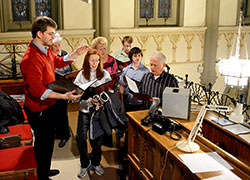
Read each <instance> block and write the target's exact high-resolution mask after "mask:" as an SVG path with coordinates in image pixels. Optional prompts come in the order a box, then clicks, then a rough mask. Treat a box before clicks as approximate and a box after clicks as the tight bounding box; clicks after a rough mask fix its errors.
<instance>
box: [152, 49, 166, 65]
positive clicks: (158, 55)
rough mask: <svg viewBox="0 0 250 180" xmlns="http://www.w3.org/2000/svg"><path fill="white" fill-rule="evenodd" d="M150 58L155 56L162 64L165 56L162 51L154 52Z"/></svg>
mask: <svg viewBox="0 0 250 180" xmlns="http://www.w3.org/2000/svg"><path fill="white" fill-rule="evenodd" d="M152 58H156V59H158V60H159V61H160V63H161V64H162V65H163V64H164V63H166V56H165V55H164V54H163V53H162V52H159V51H157V52H155V53H154V54H153V55H152Z"/></svg>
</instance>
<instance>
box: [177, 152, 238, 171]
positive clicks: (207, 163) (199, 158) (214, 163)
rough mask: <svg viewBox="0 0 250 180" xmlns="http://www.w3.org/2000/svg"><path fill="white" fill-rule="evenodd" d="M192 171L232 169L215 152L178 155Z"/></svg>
mask: <svg viewBox="0 0 250 180" xmlns="http://www.w3.org/2000/svg"><path fill="white" fill-rule="evenodd" d="M179 156H180V158H181V159H182V160H183V161H184V163H185V164H186V166H187V167H188V168H189V169H190V170H191V172H192V173H203V172H213V171H224V170H227V169H233V167H232V166H230V165H229V164H228V163H227V162H226V161H225V160H224V159H223V158H221V157H220V156H219V155H218V154H217V153H216V152H209V153H195V154H183V155H179Z"/></svg>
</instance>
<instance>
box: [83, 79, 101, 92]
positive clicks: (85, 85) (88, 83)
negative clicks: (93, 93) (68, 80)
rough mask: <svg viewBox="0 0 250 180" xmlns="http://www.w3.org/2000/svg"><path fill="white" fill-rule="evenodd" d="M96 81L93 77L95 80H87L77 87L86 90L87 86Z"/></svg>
mask: <svg viewBox="0 0 250 180" xmlns="http://www.w3.org/2000/svg"><path fill="white" fill-rule="evenodd" d="M96 81H97V79H95V80H93V81H89V82H87V83H85V84H82V85H80V86H79V87H80V88H81V89H83V90H86V89H87V88H88V87H89V86H91V85H92V84H93V83H94V82H96Z"/></svg>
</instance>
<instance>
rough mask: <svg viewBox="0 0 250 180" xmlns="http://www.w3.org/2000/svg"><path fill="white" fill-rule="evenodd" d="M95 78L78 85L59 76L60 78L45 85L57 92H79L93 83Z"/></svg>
mask: <svg viewBox="0 0 250 180" xmlns="http://www.w3.org/2000/svg"><path fill="white" fill-rule="evenodd" d="M96 81H97V79H95V80H93V81H90V82H88V83H85V84H83V85H81V86H78V85H76V84H74V83H73V82H72V81H70V80H69V79H66V78H65V77H64V76H60V78H59V79H58V80H56V81H53V82H52V83H50V84H48V85H47V88H49V89H51V90H53V91H55V92H59V93H66V92H69V91H73V90H76V93H77V94H81V93H83V92H85V91H86V89H88V88H89V87H90V86H91V85H92V84H93V83H95V82H96Z"/></svg>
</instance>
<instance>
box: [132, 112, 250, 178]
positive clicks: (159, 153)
mask: <svg viewBox="0 0 250 180" xmlns="http://www.w3.org/2000/svg"><path fill="white" fill-rule="evenodd" d="M127 114H128V116H129V139H128V145H129V146H128V158H129V161H130V164H131V166H130V171H129V177H130V179H131V180H134V179H138V178H139V176H141V177H142V178H141V179H148V180H153V179H157V180H158V179H161V175H162V180H163V179H164V180H168V179H187V180H191V179H203V178H209V177H213V176H217V175H221V174H224V173H225V172H224V171H219V172H208V173H196V174H193V173H192V172H191V171H190V170H189V169H188V167H187V166H186V165H185V164H184V163H183V162H182V160H181V159H180V158H179V155H180V154H186V153H185V152H182V151H180V150H179V149H177V148H176V147H175V144H176V143H177V142H178V141H175V140H173V139H171V138H170V136H169V134H168V133H166V134H164V135H159V134H157V133H156V132H154V131H153V130H151V127H145V126H142V125H141V124H140V120H141V119H142V118H144V117H145V116H146V115H147V111H136V112H129V113H127ZM195 114H196V115H197V113H195ZM195 114H193V115H191V117H193V118H191V119H190V120H185V121H184V120H180V121H182V122H183V124H181V125H184V124H186V125H187V126H186V127H183V129H184V130H180V131H179V132H180V133H181V134H182V135H183V140H186V138H187V136H188V133H189V132H190V129H191V127H192V125H193V124H194V120H195V118H196V116H195ZM215 133H217V132H215ZM196 143H198V144H199V145H200V147H201V149H200V150H199V151H197V152H195V153H202V152H211V151H216V152H217V153H218V154H219V155H221V156H222V157H223V158H224V159H225V160H226V161H227V162H228V163H229V164H230V165H231V166H233V167H234V169H233V170H232V171H233V172H234V173H235V174H236V175H237V176H239V177H240V178H242V179H250V168H249V167H248V166H247V165H246V164H244V163H243V162H241V161H239V160H238V159H237V158H235V157H234V156H232V155H230V154H228V153H227V152H225V151H223V150H222V149H221V148H219V147H218V146H216V145H215V144H213V143H211V142H210V141H209V140H207V139H206V138H204V137H202V136H199V135H198V136H197V138H196ZM143 147H144V149H145V151H144V153H142V152H143V151H142V149H143ZM143 154H144V156H142V155H143ZM165 162H166V163H165ZM140 170H141V171H140Z"/></svg>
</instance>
